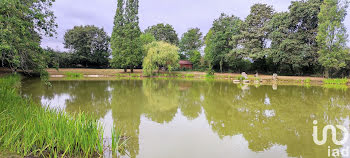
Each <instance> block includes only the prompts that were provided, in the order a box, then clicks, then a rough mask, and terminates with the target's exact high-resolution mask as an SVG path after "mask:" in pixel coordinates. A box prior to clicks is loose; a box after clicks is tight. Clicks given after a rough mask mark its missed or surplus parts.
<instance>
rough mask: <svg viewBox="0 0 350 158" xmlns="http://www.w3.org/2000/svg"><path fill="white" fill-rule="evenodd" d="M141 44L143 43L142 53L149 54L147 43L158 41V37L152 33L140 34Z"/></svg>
mask: <svg viewBox="0 0 350 158" xmlns="http://www.w3.org/2000/svg"><path fill="white" fill-rule="evenodd" d="M140 40H141V45H142V55H143V57H145V56H146V55H147V50H146V48H145V47H146V45H148V44H150V43H152V42H154V41H156V38H154V36H153V35H152V34H150V33H143V34H141V36H140Z"/></svg>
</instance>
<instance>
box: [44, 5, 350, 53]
mask: <svg viewBox="0 0 350 158" xmlns="http://www.w3.org/2000/svg"><path fill="white" fill-rule="evenodd" d="M255 3H266V4H269V5H273V6H274V8H275V10H276V11H279V12H280V11H287V10H288V6H289V5H290V3H291V1H290V0H140V14H139V17H140V27H141V30H144V29H146V28H147V27H148V26H151V25H154V24H157V23H168V24H171V25H173V26H174V28H175V30H176V31H177V33H178V36H179V37H181V35H182V34H183V33H184V32H186V31H187V30H188V29H189V28H193V27H198V28H200V29H201V31H202V32H203V33H204V34H206V33H207V32H208V30H209V29H210V27H211V25H212V22H213V20H214V19H216V18H218V17H219V15H220V13H226V14H233V15H236V16H238V17H240V18H241V19H244V18H245V17H246V16H247V15H248V14H249V11H250V6H252V5H253V4H255ZM116 8H117V0H56V2H55V3H54V6H53V8H52V9H53V10H54V12H55V15H56V17H57V20H56V22H57V23H58V29H57V32H58V34H57V36H56V37H55V38H44V39H43V42H42V45H43V46H44V47H46V46H48V47H51V48H53V49H56V50H64V46H63V36H64V33H65V32H66V31H67V30H68V29H71V28H73V27H74V26H76V25H95V26H98V27H102V28H104V29H105V31H106V32H107V33H108V34H109V35H111V33H112V28H113V18H114V15H115V10H116ZM348 12H350V11H348ZM345 26H347V28H348V30H349V31H348V32H350V16H347V17H346V20H345ZM348 45H349V46H350V42H348Z"/></svg>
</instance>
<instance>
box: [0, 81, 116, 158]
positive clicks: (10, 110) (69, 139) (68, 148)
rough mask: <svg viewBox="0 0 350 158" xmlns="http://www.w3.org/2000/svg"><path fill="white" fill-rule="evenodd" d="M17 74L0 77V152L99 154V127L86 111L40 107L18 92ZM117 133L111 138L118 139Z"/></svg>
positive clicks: (101, 132)
mask: <svg viewBox="0 0 350 158" xmlns="http://www.w3.org/2000/svg"><path fill="white" fill-rule="evenodd" d="M19 85H20V76H19V75H8V76H5V77H2V78H0V152H1V151H6V152H11V153H16V154H18V155H21V156H23V157H24V156H34V157H98V156H101V155H103V150H104V144H103V142H104V141H103V127H102V125H101V124H100V123H99V122H98V121H97V120H95V119H93V118H92V117H90V116H89V115H87V114H84V113H79V114H74V115H68V114H66V113H65V112H62V111H57V110H52V109H48V108H43V107H41V106H39V105H37V104H36V103H34V102H33V101H32V100H30V99H27V98H22V97H21V96H20V95H19V94H18V92H17V91H18V87H19ZM119 134H120V133H117V135H115V136H114V139H116V140H117V139H120V135H119Z"/></svg>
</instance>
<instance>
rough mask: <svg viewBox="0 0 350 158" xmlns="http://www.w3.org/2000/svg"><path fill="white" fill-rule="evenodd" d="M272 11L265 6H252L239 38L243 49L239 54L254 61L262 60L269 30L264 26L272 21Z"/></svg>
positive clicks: (270, 7) (269, 7)
mask: <svg viewBox="0 0 350 158" xmlns="http://www.w3.org/2000/svg"><path fill="white" fill-rule="evenodd" d="M273 14H274V9H273V7H272V6H268V5H266V4H254V5H253V6H252V7H251V8H250V14H249V15H248V17H247V18H246V19H245V21H244V23H243V26H242V27H241V28H242V33H241V35H240V36H241V37H238V38H240V44H242V45H243V47H244V49H243V51H241V52H240V53H242V54H244V56H246V57H250V58H252V59H254V60H257V59H264V58H265V56H266V54H265V49H266V43H267V40H268V35H269V30H268V27H267V26H266V25H267V24H268V22H269V21H270V20H271V19H272V16H273Z"/></svg>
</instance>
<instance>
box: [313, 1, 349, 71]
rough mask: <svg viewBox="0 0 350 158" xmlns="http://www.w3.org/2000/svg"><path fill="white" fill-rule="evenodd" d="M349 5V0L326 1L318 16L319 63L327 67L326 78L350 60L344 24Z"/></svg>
mask: <svg viewBox="0 0 350 158" xmlns="http://www.w3.org/2000/svg"><path fill="white" fill-rule="evenodd" d="M342 2H344V3H342ZM348 3H349V2H348V1H347V0H345V1H342V0H324V2H323V4H322V6H321V11H320V13H319V15H318V18H319V27H318V34H317V42H318V44H319V45H320V50H319V51H318V53H319V55H320V58H319V61H320V63H321V64H322V66H323V67H325V71H326V72H325V73H326V77H329V76H328V71H329V70H330V69H336V70H339V69H340V68H343V67H345V66H346V60H349V59H350V56H349V54H348V52H346V50H345V45H346V40H347V34H346V28H345V26H344V23H343V21H344V19H345V16H346V14H347V8H348Z"/></svg>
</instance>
